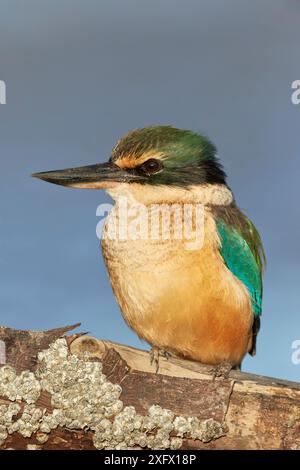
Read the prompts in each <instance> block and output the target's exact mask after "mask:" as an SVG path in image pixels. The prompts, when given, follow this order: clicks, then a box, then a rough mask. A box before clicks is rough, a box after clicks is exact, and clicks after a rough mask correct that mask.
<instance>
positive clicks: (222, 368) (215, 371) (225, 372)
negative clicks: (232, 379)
mask: <svg viewBox="0 0 300 470" xmlns="http://www.w3.org/2000/svg"><path fill="white" fill-rule="evenodd" d="M232 369H233V365H232V364H231V363H230V362H226V361H224V362H221V363H220V364H218V365H217V366H215V367H213V368H212V369H211V372H212V375H213V380H215V379H216V378H217V377H221V378H223V379H228V378H229V374H230V371H231V370H232Z"/></svg>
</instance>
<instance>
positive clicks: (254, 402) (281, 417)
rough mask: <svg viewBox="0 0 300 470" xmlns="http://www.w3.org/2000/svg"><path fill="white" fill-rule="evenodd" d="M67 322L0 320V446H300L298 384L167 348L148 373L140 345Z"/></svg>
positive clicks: (297, 447)
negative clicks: (12, 325)
mask: <svg viewBox="0 0 300 470" xmlns="http://www.w3.org/2000/svg"><path fill="white" fill-rule="evenodd" d="M75 326H78V325H75ZM71 328H72V327H66V328H58V329H56V330H50V331H46V332H30V331H29V332H26V331H17V330H12V329H9V328H0V341H3V342H4V344H5V349H6V363H5V364H2V365H0V448H2V449H131V448H134V449H143V448H146V449H147V448H148V449H300V384H297V383H291V382H285V381H280V380H276V379H270V378H265V377H258V376H254V375H251V374H245V373H241V372H236V371H232V372H231V374H230V376H229V379H222V378H220V379H214V378H213V374H212V371H211V370H210V367H209V366H205V365H201V364H198V363H195V362H192V361H187V360H182V359H179V358H175V357H171V358H170V359H169V360H167V359H165V358H161V359H160V365H159V371H158V373H156V372H155V366H154V365H153V366H152V365H151V364H150V360H149V354H148V353H147V352H146V351H142V350H137V349H134V348H130V347H127V346H123V345H119V344H115V343H110V342H108V341H101V340H97V339H95V338H92V337H89V336H85V335H80V334H77V335H69V336H65V334H66V332H67V331H69V330H70V329H71ZM2 344H3V343H2ZM1 357H2V362H3V355H2V356H1Z"/></svg>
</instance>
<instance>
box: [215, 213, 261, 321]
mask: <svg viewBox="0 0 300 470" xmlns="http://www.w3.org/2000/svg"><path fill="white" fill-rule="evenodd" d="M244 222H245V223H244V224H243V226H233V225H230V224H228V223H226V222H225V221H224V220H223V219H217V220H216V225H217V229H218V233H219V237H220V240H221V248H220V252H221V255H222V257H223V259H224V262H225V264H226V266H227V267H228V269H230V271H231V272H232V273H233V274H234V275H235V276H236V277H237V278H238V279H239V280H240V281H241V282H242V283H243V284H244V285H245V286H246V288H247V289H248V291H249V293H250V296H251V300H252V310H253V313H254V315H255V316H256V317H258V316H259V315H260V314H261V306H262V264H263V259H262V256H263V248H262V245H261V241H260V237H259V235H258V232H257V231H256V229H255V227H254V225H253V224H252V223H251V222H250V220H249V219H247V218H246V216H244ZM261 253H262V254H261Z"/></svg>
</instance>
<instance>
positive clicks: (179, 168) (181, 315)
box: [33, 125, 265, 375]
mask: <svg viewBox="0 0 300 470" xmlns="http://www.w3.org/2000/svg"><path fill="white" fill-rule="evenodd" d="M33 176H34V177H37V178H40V179H42V180H45V181H48V182H50V183H54V184H58V185H63V186H67V187H72V188H87V189H105V190H106V191H107V192H108V194H109V195H110V196H111V197H112V198H113V200H114V201H115V205H114V208H113V210H112V211H111V213H110V214H109V216H108V218H107V220H106V223H105V227H104V234H103V236H102V241H101V244H102V252H103V258H104V261H105V264H106V267H107V270H108V275H109V278H110V281H111V285H112V289H113V292H114V294H115V296H116V299H117V301H118V304H119V306H120V309H121V312H122V314H123V316H124V319H125V321H126V322H127V324H128V325H129V326H130V327H131V328H132V329H133V330H134V331H135V332H136V333H137V335H138V336H139V337H140V338H141V339H142V340H145V341H146V342H148V343H149V344H150V345H151V347H152V349H151V358H152V360H154V362H155V363H156V365H157V367H158V357H159V356H160V355H161V354H164V355H165V354H166V355H169V354H171V355H175V356H179V357H183V358H188V359H192V360H195V361H199V362H201V363H204V364H209V365H212V366H213V368H215V370H216V375H222V372H221V373H219V372H220V371H224V368H225V370H228V371H229V370H230V369H232V368H239V367H240V365H241V362H242V359H243V358H244V356H245V355H246V354H247V353H250V355H254V354H255V352H256V337H257V334H258V331H259V328H260V315H261V311H262V291H263V289H262V275H263V269H264V263H265V254H264V249H263V245H262V241H261V238H260V235H259V233H258V231H257V229H256V228H255V226H254V225H253V223H252V222H251V221H250V220H249V218H248V217H247V216H246V215H245V214H244V213H243V212H242V211H241V210H240V209H239V208H238V206H237V204H236V202H235V198H234V195H233V193H232V191H231V189H230V187H229V186H228V184H227V181H226V178H227V176H226V174H225V171H224V169H223V167H222V165H221V163H220V161H219V158H218V156H217V153H216V148H215V146H214V145H213V143H212V142H211V141H210V140H209V139H208V138H206V137H205V136H203V135H201V134H199V133H196V132H193V131H190V130H186V129H178V128H175V127H172V126H168V125H163V126H161V125H157V126H150V127H145V128H140V129H135V130H133V131H131V132H129V133H127V134H126V135H125V136H123V137H122V138H121V139H119V140H118V141H117V143H116V145H115V147H114V148H113V150H112V153H111V155H110V158H109V160H108V161H107V162H106V163H99V164H94V165H88V166H83V167H77V168H68V169H64V170H57V171H47V172H42V173H35V174H33ZM122 198H123V199H122ZM124 198H126V201H127V202H128V206H129V209H130V210H129V212H130V211H131V212H130V213H131V215H132V214H133V213H134V209H136V208H140V207H141V206H142V207H143V208H146V212H145V211H144V213H143V214H144V219H142V220H143V221H144V222H145V215H146V216H149V215H151V216H153V214H154V215H155V212H157V211H159V210H160V208H161V207H164V208H165V207H173V208H174V207H176V208H179V209H180V208H183V210H182V211H181V213H180V216H179V222H182V221H183V219H184V217H185V210H184V206H186V205H188V206H189V207H195V206H197V207H201V209H202V212H201V214H202V218H201V221H202V229H203V230H202V232H201V233H202V235H203V236H202V239H201V243H199V244H198V245H197V244H195V245H194V246H193V244H192V247H191V246H189V244H188V243H187V241H188V240H187V236H186V235H183V236H178V230H177V231H176V229H177V227H176V224H177V225H178V223H179V222H178V218H177V220H175V217H171V216H170V217H169V220H168V222H169V228H171V230H170V233H171V236H169V237H166V236H160V235H161V234H162V228H161V227H162V223H161V219H157V218H156V222H157V220H159V228H158V232H157V233H158V235H159V236H155V237H151V236H144V237H140V238H139V237H136V236H135V237H129V236H127V237H126V236H125V237H124V234H123V236H122V237H120V236H119V237H118V236H110V233H109V230H108V228H107V227H109V226H110V225H112V223H111V222H114V224H113V226H114V227H115V226H116V222H117V223H119V224H120V225H122V224H123V225H124V221H122V220H121V219H122V217H123V216H122V215H120V213H119V212H120V211H118V208H120V204H121V202H120V201H121V199H122V201H123V202H124ZM123 202H122V203H123ZM153 208H155V209H153ZM195 220H196V219H195V213H194V212H193V213H192V215H191V213H190V216H189V222H190V224H191V226H192V227H195ZM147 221H148V219H147ZM139 222H141V219H140V220H139ZM150 225H151V223H150ZM181 226H182V223H181ZM123 228H124V227H123ZM151 230H152V227H151V228H149V224H148V225H147V227H146V230H145V231H144V235H145V233H146V235H149V233H150V232H151ZM175 232H176V233H177V236H176V237H175V235H174V234H175ZM151 233H152V232H151ZM151 233H150V235H151ZM157 233H156V235H157ZM193 233H194V232H193ZM172 235H173V236H172ZM200 238H201V237H200ZM227 367H228V369H227Z"/></svg>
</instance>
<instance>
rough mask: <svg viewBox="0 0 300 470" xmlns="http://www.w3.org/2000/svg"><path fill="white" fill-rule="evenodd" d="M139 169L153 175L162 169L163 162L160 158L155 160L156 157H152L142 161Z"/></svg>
mask: <svg viewBox="0 0 300 470" xmlns="http://www.w3.org/2000/svg"><path fill="white" fill-rule="evenodd" d="M139 169H140V170H141V171H142V172H143V173H145V174H146V175H153V174H154V173H157V172H158V171H159V170H161V169H162V163H161V162H160V161H159V160H155V158H150V160H147V161H146V162H144V163H142V165H141V166H140V168H139Z"/></svg>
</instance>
